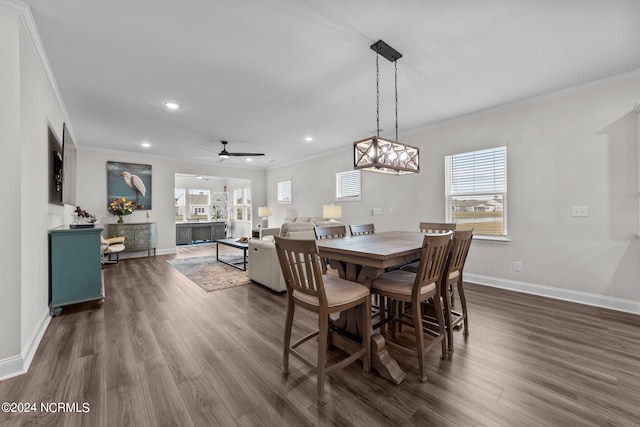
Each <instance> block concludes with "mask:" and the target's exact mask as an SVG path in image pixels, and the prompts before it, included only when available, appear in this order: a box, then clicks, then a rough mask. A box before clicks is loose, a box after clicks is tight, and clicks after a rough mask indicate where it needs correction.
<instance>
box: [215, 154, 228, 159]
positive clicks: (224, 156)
mask: <svg viewBox="0 0 640 427" xmlns="http://www.w3.org/2000/svg"><path fill="white" fill-rule="evenodd" d="M218 156H220V158H221V159H228V158H229V157H230V156H229V155H228V154H226V153H220V154H218Z"/></svg>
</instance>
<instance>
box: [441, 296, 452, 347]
mask: <svg viewBox="0 0 640 427" xmlns="http://www.w3.org/2000/svg"><path fill="white" fill-rule="evenodd" d="M443 288H444V290H445V294H444V297H443V298H442V301H443V304H444V324H445V329H446V333H447V346H448V348H449V351H453V328H452V326H451V323H452V322H451V306H450V304H449V298H448V295H447V294H448V293H449V284H448V283H447V284H446V285H445V286H443ZM441 289H442V288H441Z"/></svg>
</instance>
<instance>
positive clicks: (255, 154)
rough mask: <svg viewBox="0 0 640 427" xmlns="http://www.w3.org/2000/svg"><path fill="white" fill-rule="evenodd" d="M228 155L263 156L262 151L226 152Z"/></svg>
mask: <svg viewBox="0 0 640 427" xmlns="http://www.w3.org/2000/svg"><path fill="white" fill-rule="evenodd" d="M227 154H229V155H230V156H236V157H241V156H251V157H255V156H264V153H227Z"/></svg>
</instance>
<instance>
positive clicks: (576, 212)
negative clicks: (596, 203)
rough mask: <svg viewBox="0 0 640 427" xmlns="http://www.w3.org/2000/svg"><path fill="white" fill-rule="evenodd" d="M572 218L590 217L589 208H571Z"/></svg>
mask: <svg viewBox="0 0 640 427" xmlns="http://www.w3.org/2000/svg"><path fill="white" fill-rule="evenodd" d="M571 216H589V208H588V207H587V206H571Z"/></svg>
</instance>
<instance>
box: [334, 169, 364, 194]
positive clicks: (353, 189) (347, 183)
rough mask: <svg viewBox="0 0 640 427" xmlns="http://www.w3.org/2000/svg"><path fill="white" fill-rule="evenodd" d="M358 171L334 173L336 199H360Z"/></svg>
mask: <svg viewBox="0 0 640 427" xmlns="http://www.w3.org/2000/svg"><path fill="white" fill-rule="evenodd" d="M360 175H361V174H360V171H359V170H349V171H344V172H337V173H336V200H343V201H344V200H360Z"/></svg>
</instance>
